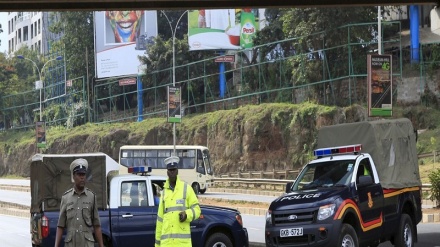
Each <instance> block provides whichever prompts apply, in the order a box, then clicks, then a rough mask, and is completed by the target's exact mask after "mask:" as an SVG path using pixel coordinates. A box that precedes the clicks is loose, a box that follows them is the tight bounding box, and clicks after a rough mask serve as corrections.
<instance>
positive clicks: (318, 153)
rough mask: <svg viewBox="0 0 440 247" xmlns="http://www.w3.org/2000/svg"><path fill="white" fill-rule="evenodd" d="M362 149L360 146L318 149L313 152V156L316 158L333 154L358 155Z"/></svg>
mask: <svg viewBox="0 0 440 247" xmlns="http://www.w3.org/2000/svg"><path fill="white" fill-rule="evenodd" d="M361 149H362V145H361V144H356V145H349V146H339V147H329V148H320V149H316V150H314V151H313V155H314V156H316V157H322V156H329V155H334V154H348V153H358V152H360V151H361Z"/></svg>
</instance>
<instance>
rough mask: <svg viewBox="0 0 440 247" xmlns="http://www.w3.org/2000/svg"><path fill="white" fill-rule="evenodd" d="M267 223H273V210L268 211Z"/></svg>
mask: <svg viewBox="0 0 440 247" xmlns="http://www.w3.org/2000/svg"><path fill="white" fill-rule="evenodd" d="M266 223H267V224H269V225H272V210H267V212H266Z"/></svg>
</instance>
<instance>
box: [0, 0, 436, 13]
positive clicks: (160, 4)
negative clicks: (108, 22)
mask: <svg viewBox="0 0 440 247" xmlns="http://www.w3.org/2000/svg"><path fill="white" fill-rule="evenodd" d="M414 4H439V0H351V1H350V0H313V1H311V0H294V1H286V0H272V1H267V0H223V1H221V0H203V1H199V0H0V9H1V10H2V11H26V10H46V11H49V10H115V9H121V10H129V9H143V10H148V9H201V8H210V9H224V8H230V7H258V8H281V7H329V6H333V7H336V6H356V5H357V6H362V5H370V6H378V5H386V6H390V5H414Z"/></svg>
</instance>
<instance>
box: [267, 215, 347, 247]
mask: <svg viewBox="0 0 440 247" xmlns="http://www.w3.org/2000/svg"><path fill="white" fill-rule="evenodd" d="M292 227H302V228H303V235H302V236H295V237H280V230H281V229H286V228H292ZM340 229H341V222H340V221H332V222H330V223H327V224H307V225H295V226H292V225H290V226H288V225H284V226H267V225H266V231H265V233H266V236H265V239H266V247H272V246H285V247H296V246H298V247H301V246H316V247H319V246H336V244H337V241H338V238H339V232H340Z"/></svg>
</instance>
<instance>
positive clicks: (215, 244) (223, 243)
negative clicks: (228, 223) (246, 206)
mask: <svg viewBox="0 0 440 247" xmlns="http://www.w3.org/2000/svg"><path fill="white" fill-rule="evenodd" d="M205 247H233V245H232V241H231V239H229V237H228V236H227V235H226V234H224V233H221V232H217V233H214V234H212V235H211V236H209V238H208V241H206V244H205Z"/></svg>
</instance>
